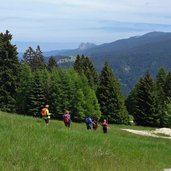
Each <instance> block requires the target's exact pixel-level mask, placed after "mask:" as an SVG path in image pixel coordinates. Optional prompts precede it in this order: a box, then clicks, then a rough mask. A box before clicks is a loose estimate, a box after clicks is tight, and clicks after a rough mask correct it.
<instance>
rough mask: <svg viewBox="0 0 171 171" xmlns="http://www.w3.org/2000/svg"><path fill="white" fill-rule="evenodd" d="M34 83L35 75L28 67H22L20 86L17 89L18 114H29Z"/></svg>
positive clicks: (23, 65)
mask: <svg viewBox="0 0 171 171" xmlns="http://www.w3.org/2000/svg"><path fill="white" fill-rule="evenodd" d="M32 82H33V73H32V71H31V68H30V67H29V66H28V65H25V64H22V65H21V72H20V75H19V85H18V89H17V96H16V97H17V105H16V110H17V113H20V114H21V113H22V114H27V113H28V104H27V103H28V101H29V99H28V96H29V93H30V91H31V89H32V86H31V83H32Z"/></svg>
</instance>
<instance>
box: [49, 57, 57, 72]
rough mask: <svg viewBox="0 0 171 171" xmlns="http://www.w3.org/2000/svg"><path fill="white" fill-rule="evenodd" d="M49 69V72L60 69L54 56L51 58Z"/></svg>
mask: <svg viewBox="0 0 171 171" xmlns="http://www.w3.org/2000/svg"><path fill="white" fill-rule="evenodd" d="M47 67H48V70H49V71H52V70H53V69H55V68H57V67H58V65H57V62H56V60H55V58H54V57H53V56H51V57H50V58H49V60H48V66H47Z"/></svg>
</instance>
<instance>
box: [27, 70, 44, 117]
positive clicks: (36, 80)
mask: <svg viewBox="0 0 171 171" xmlns="http://www.w3.org/2000/svg"><path fill="white" fill-rule="evenodd" d="M45 104H46V97H45V94H44V89H43V83H42V77H41V74H40V72H39V71H35V72H34V77H33V82H32V84H31V90H30V92H29V95H28V103H27V105H28V106H27V108H28V115H32V116H41V109H42V108H43V107H44V106H45Z"/></svg>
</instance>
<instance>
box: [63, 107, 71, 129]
mask: <svg viewBox="0 0 171 171" xmlns="http://www.w3.org/2000/svg"><path fill="white" fill-rule="evenodd" d="M63 119H64V124H65V126H66V127H68V128H69V127H70V126H71V115H70V113H69V111H68V110H66V111H65V113H64V115H63Z"/></svg>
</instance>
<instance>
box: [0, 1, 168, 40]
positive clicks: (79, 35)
mask: <svg viewBox="0 0 171 171" xmlns="http://www.w3.org/2000/svg"><path fill="white" fill-rule="evenodd" d="M0 3H1V6H0V23H1V27H0V28H1V30H0V31H4V30H5V29H8V30H10V31H11V32H12V34H14V37H15V39H17V40H24V41H27V40H28V41H32V40H33V41H35V40H39V41H61V42H62V41H65V42H66V41H68V42H72V41H75V40H76V41H78V42H81V41H84V40H85V41H94V42H106V41H107V40H111V39H114V38H115V39H116V38H118V39H119V38H123V37H124V36H126V37H128V36H130V35H133V34H136V33H137V34H139V33H142V32H148V31H154V30H159V31H169V30H170V26H169V25H171V10H170V7H171V1H170V0H163V1H161V0H119V1H118V0H105V1H104V0H93V1H92V0H13V1H11V0H5V1H4V0H3V1H2V0H0ZM135 25H136V26H135ZM170 31H171V30H170Z"/></svg>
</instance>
